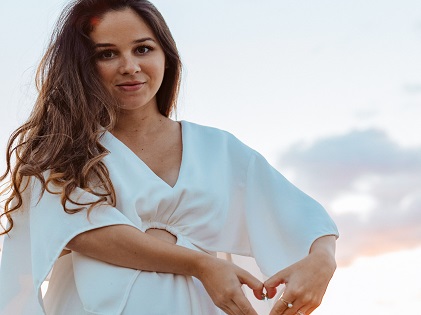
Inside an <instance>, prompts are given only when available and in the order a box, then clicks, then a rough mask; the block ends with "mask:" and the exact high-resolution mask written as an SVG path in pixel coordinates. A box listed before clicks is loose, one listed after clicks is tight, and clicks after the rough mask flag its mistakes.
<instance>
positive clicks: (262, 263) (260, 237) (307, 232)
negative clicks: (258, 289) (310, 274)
mask: <svg viewBox="0 0 421 315" xmlns="http://www.w3.org/2000/svg"><path fill="white" fill-rule="evenodd" d="M242 199H243V202H244V208H245V224H246V230H247V234H248V235H247V237H248V239H249V246H250V251H251V255H252V256H253V257H254V258H255V260H256V262H257V264H258V266H259V268H260V269H261V271H262V272H263V274H265V275H266V276H271V275H273V274H274V273H276V272H278V271H280V270H281V269H283V268H285V267H287V266H289V265H291V264H293V263H295V262H297V261H298V260H300V259H302V258H304V257H305V256H306V255H308V253H309V250H310V247H311V245H312V243H313V242H314V241H315V240H316V239H317V238H319V237H321V236H325V235H335V236H337V237H338V230H337V227H336V225H335V223H334V222H333V221H332V219H331V218H330V217H329V215H328V214H327V212H326V211H325V209H324V208H323V207H322V206H321V205H320V204H319V203H318V202H316V201H315V200H314V199H312V198H311V197H309V196H308V195H306V194H305V193H303V192H302V191H301V190H299V189H298V188H297V187H295V186H294V185H293V184H291V183H290V182H289V181H288V180H287V179H286V178H285V177H284V176H282V175H281V174H280V173H279V172H278V171H277V170H276V169H274V168H273V167H272V166H271V165H270V164H269V163H268V162H267V161H266V160H265V159H264V158H263V157H262V156H261V155H260V154H259V153H257V152H255V151H253V154H252V155H251V158H250V161H249V165H248V169H247V175H246V180H245V187H244V193H243V198H242Z"/></svg>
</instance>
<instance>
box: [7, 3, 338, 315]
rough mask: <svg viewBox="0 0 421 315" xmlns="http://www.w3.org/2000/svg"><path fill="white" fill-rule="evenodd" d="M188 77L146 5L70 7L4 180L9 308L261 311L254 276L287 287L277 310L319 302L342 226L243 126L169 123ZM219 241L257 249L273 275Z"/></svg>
mask: <svg viewBox="0 0 421 315" xmlns="http://www.w3.org/2000/svg"><path fill="white" fill-rule="evenodd" d="M180 73H181V62H180V59H179V55H178V52H177V49H176V46H175V43H174V40H173V38H172V36H171V33H170V31H169V30H168V28H167V26H166V24H165V22H164V20H163V18H162V16H161V15H160V13H159V12H158V11H157V10H156V8H155V7H154V6H153V5H152V4H150V3H149V2H148V1H146V0H106V1H104V0H79V1H76V2H75V3H74V4H72V5H70V6H69V7H68V8H67V10H66V11H65V12H64V13H63V15H62V17H61V19H60V23H59V24H58V26H57V28H56V31H55V33H54V36H53V39H52V42H51V44H50V46H49V49H48V51H47V53H46V55H45V57H44V59H43V60H42V63H41V65H40V68H39V71H38V78H39V81H38V86H39V89H40V93H39V97H38V99H37V101H36V104H35V107H34V110H33V112H32V113H31V115H30V117H29V119H28V121H27V123H25V124H24V125H23V126H22V127H20V128H19V129H17V130H16V131H15V133H14V134H13V135H12V136H11V139H10V141H9V146H8V151H7V161H8V164H7V170H6V172H5V174H4V175H3V177H2V178H1V179H2V180H4V179H5V178H6V177H7V176H8V175H10V178H11V184H10V188H11V195H10V197H9V198H8V199H7V201H6V205H5V214H3V216H6V218H7V220H8V226H7V228H6V229H5V232H4V233H7V234H8V236H7V237H6V239H5V244H4V254H3V259H2V265H1V271H0V283H1V288H0V310H1V311H0V312H1V314H55V315H57V314H72V315H74V314H148V315H149V314H160V315H162V314H183V315H189V314H191V315H198V314H204V315H214V314H222V311H223V312H225V313H227V314H235V315H237V314H250V315H251V314H257V313H256V312H255V311H254V310H253V308H252V306H251V304H250V302H249V301H248V300H247V299H246V298H245V296H244V293H243V291H242V290H241V286H242V284H246V285H247V286H248V287H250V288H251V289H252V290H253V292H254V295H255V296H256V298H258V299H264V298H266V297H267V298H273V297H274V296H275V295H276V287H277V286H279V285H280V284H281V283H284V284H286V289H285V291H284V293H283V295H282V298H281V299H279V300H278V301H277V302H276V303H275V305H274V307H273V309H272V311H271V314H286V315H291V314H300V315H303V314H310V313H311V312H312V311H313V310H314V309H315V308H316V307H317V306H318V305H319V304H320V302H321V299H322V297H323V295H324V292H325V290H326V287H327V285H328V282H329V280H330V278H331V277H332V275H333V272H334V270H335V259H334V247H335V245H334V244H335V239H336V237H337V229H336V226H335V225H334V223H333V222H332V220H331V219H330V218H329V216H328V215H327V214H326V212H325V211H324V209H323V208H322V207H321V206H320V205H319V204H318V203H317V202H315V201H314V200H313V199H311V198H310V197H308V196H307V195H305V194H304V193H302V192H301V191H300V190H298V189H297V188H296V187H294V186H293V185H292V184H290V183H289V182H288V181H287V180H286V179H285V178H284V177H282V175H281V174H279V173H278V172H277V171H276V170H274V169H273V168H272V167H271V166H270V165H269V164H268V163H267V162H266V160H265V159H264V158H263V157H262V156H261V155H259V154H258V153H257V152H255V151H254V150H252V149H250V148H248V147H247V146H245V145H244V144H242V143H241V142H240V141H239V140H237V139H236V138H235V137H234V136H232V135H230V134H229V133H227V132H224V131H221V130H217V129H214V128H210V127H204V126H199V125H196V124H193V123H189V122H184V121H183V122H176V121H173V120H171V119H169V118H168V117H169V116H170V114H171V113H172V112H173V111H174V109H175V105H176V100H177V93H178V87H179V82H180ZM12 156H14V157H15V158H16V161H15V163H14V165H13V166H12V163H11V159H12ZM4 233H3V234H4ZM216 252H226V253H234V254H239V255H247V256H253V257H254V258H255V259H256V261H257V263H258V265H259V267H260V268H261V270H262V272H263V273H264V274H266V275H267V276H268V277H269V278H268V280H267V281H266V282H265V283H261V282H260V281H259V280H258V279H256V278H255V277H253V276H252V275H251V274H249V273H248V272H247V271H245V270H243V269H241V268H239V267H237V266H235V265H234V264H232V263H230V262H227V261H225V260H221V259H218V258H217V257H216ZM51 270H52V273H51V276H50V284H49V288H48V291H47V293H46V296H45V298H44V299H42V298H41V294H40V287H41V284H42V283H43V281H44V280H45V279H46V278H47V276H48V274H49V273H50V271H51Z"/></svg>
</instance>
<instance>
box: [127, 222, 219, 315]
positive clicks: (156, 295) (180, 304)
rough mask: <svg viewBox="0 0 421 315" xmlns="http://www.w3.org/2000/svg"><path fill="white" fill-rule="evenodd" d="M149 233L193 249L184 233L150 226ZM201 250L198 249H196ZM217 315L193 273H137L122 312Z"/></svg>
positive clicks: (128, 314) (217, 310) (165, 314)
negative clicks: (185, 274) (190, 274)
mask: <svg viewBox="0 0 421 315" xmlns="http://www.w3.org/2000/svg"><path fill="white" fill-rule="evenodd" d="M145 233H147V234H149V235H151V236H153V237H156V238H158V239H160V240H162V241H166V242H169V243H172V244H177V245H179V246H183V247H189V248H191V247H192V246H193V245H192V244H191V243H190V242H188V241H187V240H185V239H184V237H183V236H181V235H179V234H178V235H174V234H172V233H171V232H169V231H168V230H166V229H160V228H149V229H147V230H146V231H145ZM194 249H195V250H197V248H194ZM131 314H150V315H178V314H180V315H217V314H222V313H221V312H220V310H219V309H218V308H217V307H216V306H215V305H214V304H213V302H212V300H211V299H210V297H209V295H208V294H207V292H206V290H205V288H204V287H203V285H202V283H201V282H200V281H199V280H197V279H195V278H193V277H190V276H183V275H175V274H171V273H159V272H148V271H142V272H140V273H139V275H138V276H137V278H136V280H135V282H134V283H133V286H132V288H131V291H130V294H129V296H128V299H127V302H126V305H125V307H124V309H123V312H122V315H131Z"/></svg>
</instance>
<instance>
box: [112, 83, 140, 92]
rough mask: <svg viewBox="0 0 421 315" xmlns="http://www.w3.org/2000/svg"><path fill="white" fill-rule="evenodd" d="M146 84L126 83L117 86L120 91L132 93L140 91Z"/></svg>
mask: <svg viewBox="0 0 421 315" xmlns="http://www.w3.org/2000/svg"><path fill="white" fill-rule="evenodd" d="M144 84H145V82H138V81H136V82H124V83H120V84H117V87H118V88H119V89H120V90H123V91H126V92H132V91H138V90H140V89H141V88H142V87H143V85H144Z"/></svg>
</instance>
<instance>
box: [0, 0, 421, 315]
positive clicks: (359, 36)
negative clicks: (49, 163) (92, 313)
mask: <svg viewBox="0 0 421 315" xmlns="http://www.w3.org/2000/svg"><path fill="white" fill-rule="evenodd" d="M152 2H153V3H154V4H155V5H156V6H157V7H158V9H159V10H160V11H161V12H162V14H163V15H164V17H165V18H166V20H167V23H168V24H169V27H170V29H171V30H172V33H173V35H174V38H175V40H176V42H177V45H178V48H179V50H180V54H181V57H182V60H183V64H184V68H183V84H182V88H181V95H180V101H179V109H178V112H177V117H176V119H179V120H189V121H193V122H196V123H200V124H204V125H210V126H214V127H218V128H221V129H225V130H228V131H230V132H231V133H233V134H234V135H236V136H237V137H238V138H239V139H240V140H242V141H243V142H245V143H246V144H248V145H249V146H251V147H253V148H255V149H256V150H257V151H259V152H261V153H262V154H263V155H264V156H265V157H266V158H267V159H268V160H269V161H270V162H271V163H272V164H273V165H274V166H275V167H276V168H277V169H278V170H279V171H281V172H282V173H283V174H284V175H286V176H287V178H289V179H290V180H291V181H292V182H293V183H295V184H296V185H297V186H298V187H300V188H301V189H303V190H304V191H305V192H307V193H308V194H310V195H311V196H313V197H314V198H316V199H317V200H319V201H320V202H321V203H322V204H323V205H324V206H325V207H326V209H327V210H328V211H329V213H330V214H331V215H332V217H333V218H334V220H335V221H336V223H337V224H338V227H339V230H340V233H341V237H340V239H339V240H338V249H337V260H338V263H339V268H338V270H337V272H336V274H335V276H334V278H333V279H332V282H331V286H330V287H329V289H328V292H327V293H326V296H325V301H324V303H323V304H322V306H321V307H320V308H319V309H318V310H316V311H315V312H314V313H313V314H316V315H317V314H319V315H320V314H324V315H331V314H332V315H333V314H341V315H348V314H349V315H350V314H362V315H364V314H382V315H389V314H390V315H392V314H397V313H399V314H404V313H413V311H414V310H417V309H420V308H421V284H420V281H418V282H417V281H414V279H416V277H417V276H418V277H419V266H420V265H421V137H420V133H421V125H420V122H419V121H420V117H421V61H420V57H419V56H421V2H420V1H418V0H399V1H398V0H382V1H380V0H364V1H363V0H354V1H347V2H345V1H328V0H312V1H300V0H294V1H292V0H288V1H284V0H262V1H258V2H257V1H251V0H241V1H240V0H213V1H204V0H194V1H193V0H179V1H168V0H167V1H164V0H156V1H152ZM65 3H67V1H61V0H60V1H57V0H38V1H29V0H23V1H19V2H14V1H1V2H0V30H1V32H0V42H1V43H2V49H1V50H0V69H2V73H3V75H2V76H0V147H1V148H4V146H5V143H6V141H7V138H8V135H9V134H10V133H11V131H12V130H13V129H14V128H16V127H17V126H18V125H19V123H22V122H23V121H24V119H25V118H26V117H27V115H28V113H29V111H30V109H31V107H32V104H33V101H34V98H35V96H36V91H35V89H34V84H33V79H34V74H35V71H36V67H37V64H38V62H39V60H40V58H41V56H42V54H43V51H44V49H45V47H46V44H47V43H48V37H49V34H50V33H51V30H52V27H53V25H54V22H55V19H56V17H57V15H58V14H59V12H60V10H61V9H62V7H63V5H64V4H65ZM2 150H3V149H2ZM0 163H1V164H0V165H2V167H3V165H4V156H3V155H0ZM262 314H263V313H262Z"/></svg>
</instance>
